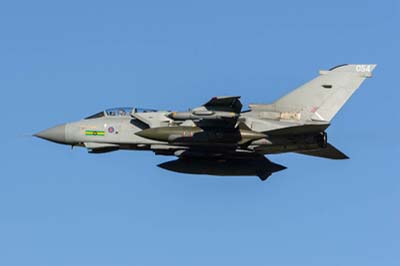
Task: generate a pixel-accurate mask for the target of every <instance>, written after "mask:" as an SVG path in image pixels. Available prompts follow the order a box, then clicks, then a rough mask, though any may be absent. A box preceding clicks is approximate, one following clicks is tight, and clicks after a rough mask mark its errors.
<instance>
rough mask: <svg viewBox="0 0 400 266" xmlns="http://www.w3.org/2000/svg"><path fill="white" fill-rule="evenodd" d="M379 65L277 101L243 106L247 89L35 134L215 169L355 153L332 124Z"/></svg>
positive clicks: (184, 167) (345, 72)
mask: <svg viewBox="0 0 400 266" xmlns="http://www.w3.org/2000/svg"><path fill="white" fill-rule="evenodd" d="M375 67H376V65H341V66H337V67H334V68H332V69H330V70H327V71H320V72H319V76H317V77H316V78H314V79H313V80H311V81H310V82H308V83H306V84H304V85H302V86H300V87H299V88H298V89H296V90H294V91H292V92H291V93H289V94H287V95H285V96H284V97H282V98H280V99H278V100H277V101H275V102H273V103H271V104H251V105H250V106H249V107H250V110H249V111H246V112H241V109H242V104H241V103H240V100H239V99H240V97H239V96H222V97H214V98H212V99H211V100H210V101H208V102H207V103H206V104H204V105H202V106H200V107H197V108H194V109H192V110H189V111H185V112H167V111H155V110H150V111H149V110H142V111H139V109H136V108H134V109H132V110H131V111H129V112H127V109H116V110H112V111H104V112H103V113H98V114H96V115H94V116H92V117H89V118H87V119H83V120H80V121H76V122H72V123H67V124H63V125H60V126H56V127H53V128H50V129H47V130H44V131H42V132H39V133H37V134H35V136H37V137H39V138H43V139H46V140H49V141H53V142H56V143H61V144H67V145H72V146H81V147H86V148H87V149H88V151H89V152H91V153H103V152H110V151H115V150H118V149H128V150H151V151H153V152H155V153H156V154H159V155H173V156H177V157H178V158H179V159H178V160H177V161H172V162H167V163H164V164H162V165H160V167H162V168H164V169H168V170H171V171H176V172H184V173H195V174H212V175H232V176H233V175H258V176H259V177H260V178H261V179H262V180H265V179H266V178H267V177H268V176H269V175H271V174H272V173H273V172H276V171H279V170H282V169H284V168H285V167H283V166H277V165H276V164H273V163H272V162H270V161H269V160H267V159H266V158H265V157H264V156H263V155H264V154H274V153H284V152H297V153H300V154H305V155H311V156H318V157H323V158H329V159H347V158H348V157H347V156H346V155H345V154H343V153H342V152H340V151H339V150H338V149H336V148H335V147H333V146H332V145H331V144H329V143H328V142H327V134H326V129H327V128H328V127H329V125H330V123H331V120H332V119H333V118H334V116H335V115H336V113H337V112H338V111H339V110H340V108H341V107H342V106H343V105H344V104H345V103H346V101H347V100H348V99H349V98H350V97H351V95H352V94H353V93H354V92H355V91H356V90H357V89H358V88H359V87H360V85H361V84H362V82H363V81H364V80H365V79H366V78H369V77H371V76H372V71H373V70H374V69H375Z"/></svg>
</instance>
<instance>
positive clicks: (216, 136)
mask: <svg viewBox="0 0 400 266" xmlns="http://www.w3.org/2000/svg"><path fill="white" fill-rule="evenodd" d="M136 135H138V136H140V137H142V138H146V139H152V140H157V141H165V142H169V143H209V142H214V143H230V144H231V143H238V144H239V145H243V144H246V143H248V142H251V141H255V140H259V139H262V138H266V135H265V134H263V133H260V132H256V131H253V130H251V129H249V128H241V127H239V128H235V129H233V130H225V131H221V130H219V131H218V130H212V129H207V130H204V129H201V128H199V127H188V126H176V127H157V128H148V129H144V130H142V131H139V132H137V133H136Z"/></svg>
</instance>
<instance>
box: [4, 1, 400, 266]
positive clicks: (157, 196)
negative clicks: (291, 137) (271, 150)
mask: <svg viewBox="0 0 400 266" xmlns="http://www.w3.org/2000/svg"><path fill="white" fill-rule="evenodd" d="M399 8H400V7H399V4H398V3H397V2H396V1H394V0H393V1H374V0H363V1H348V0H346V1H345V0H336V1H320V0H318V1H317V0H315V1H288V0H282V1H274V2H272V1H241V2H238V1H208V0H203V1H40V0H39V1H2V2H1V3H0V89H1V97H0V103H1V104H0V106H1V112H2V114H3V115H2V120H1V139H2V140H1V148H2V151H1V153H0V156H1V177H0V265H7V266H13V265H24V266H25V265H30V266H36V265H49V266H54V265H96V266H98V265H185V266H187V265H202V266H203V265H307V266H310V265H363V266H366V265H399V264H400V258H399V256H400V253H399V250H400V233H399V225H400V207H399V202H400V179H399V178H400V174H399V169H398V168H395V166H398V165H399V156H400V145H399V142H398V138H399V137H398V134H399V129H400V126H399V124H400V123H399V122H400V119H399V114H400V112H399V98H400V92H399V91H400V87H399V71H400V67H399V62H400V57H399V47H400V35H399V25H400V17H399V16H400V13H399V12H400V11H399ZM342 63H376V64H378V67H377V69H376V71H375V73H374V74H375V77H374V78H373V79H369V80H367V81H366V82H365V83H364V85H363V86H362V88H361V89H360V90H359V91H358V92H357V93H356V94H355V95H354V97H353V98H352V99H351V100H350V101H349V102H348V104H347V105H346V106H345V107H344V108H343V109H342V111H341V112H340V113H339V115H338V116H337V117H336V118H335V120H334V123H333V125H332V126H331V128H330V129H329V130H328V133H329V138H330V141H331V142H332V143H334V144H335V145H336V146H337V147H339V148H340V149H341V150H343V151H344V152H345V153H346V154H348V155H349V156H350V157H351V159H350V160H347V161H339V162H337V161H329V160H323V159H318V158H312V157H305V156H301V155H295V154H288V155H276V156H271V157H270V158H271V159H272V160H273V161H275V162H277V163H280V164H283V165H286V166H287V167H288V169H287V170H285V171H282V172H280V173H278V174H275V175H273V176H272V177H271V178H270V179H269V180H268V181H267V182H264V183H263V182H260V181H259V180H258V179H257V178H217V177H210V176H194V175H183V174H176V173H171V172H167V171H164V170H162V169H159V168H157V167H156V164H158V163H160V162H163V161H166V160H168V158H165V157H156V156H154V155H153V154H152V153H150V152H127V151H123V152H115V153H110V154H104V155H91V154H87V153H86V151H85V150H83V149H74V150H72V151H71V149H70V148H69V147H67V146H61V145H56V144H52V143H49V142H45V141H42V140H39V139H34V138H31V137H27V136H26V135H29V134H31V133H34V132H37V131H39V130H42V129H45V128H48V127H50V126H54V125H56V124H60V123H63V122H69V121H74V120H78V119H80V118H82V117H85V116H87V115H90V114H92V113H95V112H97V111H99V110H102V109H104V108H107V107H114V106H137V107H148V108H149V107H150V108H159V109H180V110H183V109H186V108H187V107H194V106H198V105H200V104H202V103H204V102H205V101H206V100H208V98H209V97H212V96H215V95H241V96H242V100H243V103H244V104H246V105H247V104H249V103H252V102H270V101H273V100H274V99H276V98H278V97H279V96H281V95H283V94H285V93H287V92H289V91H290V90H292V89H294V88H296V87H297V86H299V85H300V84H302V83H304V82H306V81H307V80H309V79H311V78H313V77H314V76H315V75H316V74H317V71H318V70H319V69H327V68H330V67H332V66H335V65H338V64H342Z"/></svg>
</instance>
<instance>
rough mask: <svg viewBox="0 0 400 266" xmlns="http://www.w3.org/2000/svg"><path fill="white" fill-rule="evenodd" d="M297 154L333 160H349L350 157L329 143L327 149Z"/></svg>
mask: <svg viewBox="0 0 400 266" xmlns="http://www.w3.org/2000/svg"><path fill="white" fill-rule="evenodd" d="M297 153H300V154H303V155H310V156H315V157H321V158H327V159H333V160H344V159H349V157H348V156H347V155H346V154H344V153H343V152H341V151H339V150H338V149H336V148H335V147H333V146H332V145H331V144H329V143H328V145H327V147H326V148H322V149H317V150H310V151H301V152H297Z"/></svg>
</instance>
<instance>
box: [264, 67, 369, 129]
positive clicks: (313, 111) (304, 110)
mask: <svg viewBox="0 0 400 266" xmlns="http://www.w3.org/2000/svg"><path fill="white" fill-rule="evenodd" d="M375 67H376V65H340V66H337V67H334V68H331V69H330V70H327V71H320V75H319V76H318V77H316V78H315V79H313V80H311V81H309V82H307V83H306V84H304V85H302V86H301V87H299V88H298V89H296V90H294V91H292V92H291V93H289V94H287V95H285V96H284V97H282V98H280V99H278V100H277V101H276V102H274V103H272V104H271V105H268V107H267V108H268V109H273V110H275V111H277V112H292V113H299V114H301V120H313V121H323V122H329V121H331V120H332V119H333V117H334V116H335V115H336V113H337V112H338V111H339V110H340V108H342V106H343V105H344V104H345V103H346V102H347V100H348V99H349V98H350V96H351V95H352V94H353V93H354V92H355V91H356V90H357V89H358V88H359V87H360V85H361V84H362V82H363V81H364V80H365V79H366V78H369V77H372V71H373V70H374V68H375ZM260 107H261V106H256V108H260ZM261 108H262V107H261Z"/></svg>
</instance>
